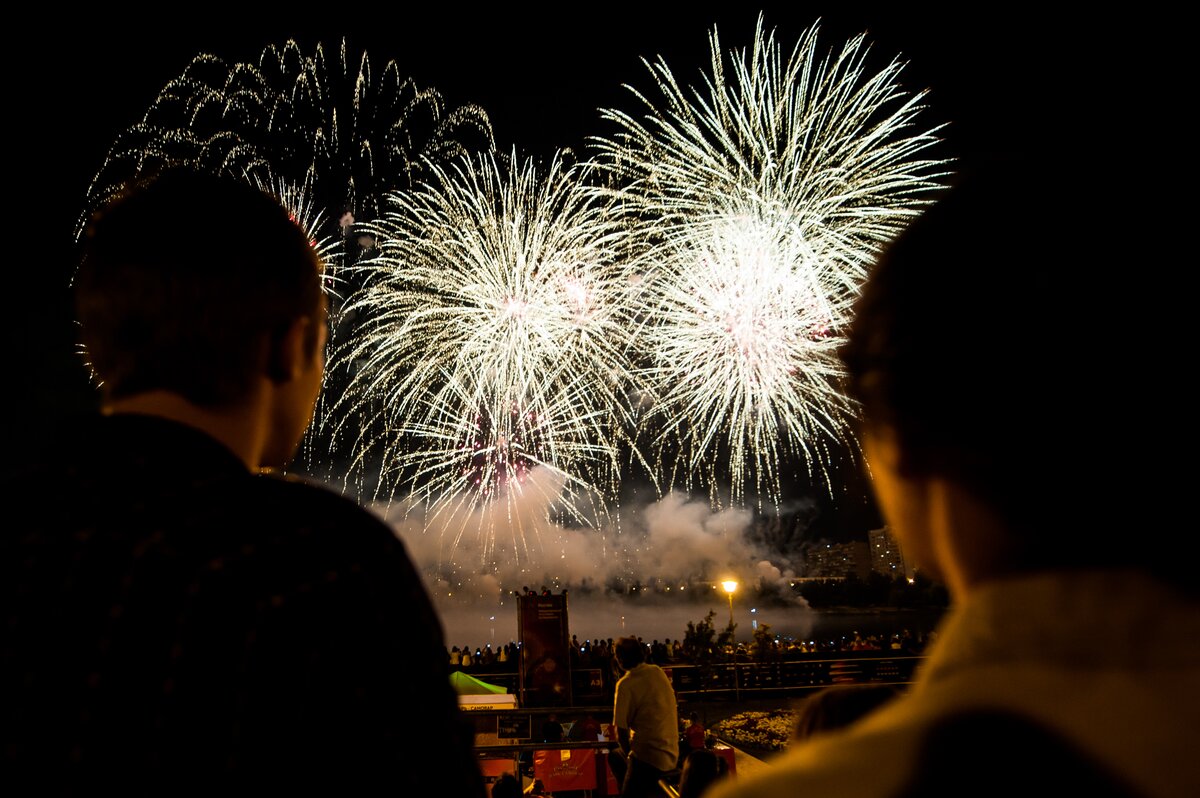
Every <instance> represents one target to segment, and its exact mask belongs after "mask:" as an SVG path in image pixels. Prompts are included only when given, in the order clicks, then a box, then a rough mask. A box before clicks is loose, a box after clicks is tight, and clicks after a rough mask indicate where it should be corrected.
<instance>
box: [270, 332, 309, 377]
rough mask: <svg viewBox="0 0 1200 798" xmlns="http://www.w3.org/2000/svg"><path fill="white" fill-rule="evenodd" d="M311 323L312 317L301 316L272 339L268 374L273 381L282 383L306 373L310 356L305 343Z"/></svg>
mask: <svg viewBox="0 0 1200 798" xmlns="http://www.w3.org/2000/svg"><path fill="white" fill-rule="evenodd" d="M310 324H312V319H310V318H308V317H307V316H300V317H299V318H297V319H295V320H293V321H292V323H291V324H289V325H288V327H287V329H286V330H285V331H284V332H283V334H282V335H279V336H275V337H273V338H272V339H271V341H270V344H269V346H270V350H269V351H268V352H267V376H268V377H269V378H270V380H271V382H273V383H275V384H277V385H278V384H282V383H285V382H289V381H291V380H294V379H295V378H296V377H299V376H300V375H301V374H302V373H304V367H305V364H306V363H307V362H308V357H309V352H308V351H307V349H308V348H307V346H306V345H305V344H306V341H307V339H308V325H310Z"/></svg>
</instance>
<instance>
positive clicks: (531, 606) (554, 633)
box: [517, 595, 571, 707]
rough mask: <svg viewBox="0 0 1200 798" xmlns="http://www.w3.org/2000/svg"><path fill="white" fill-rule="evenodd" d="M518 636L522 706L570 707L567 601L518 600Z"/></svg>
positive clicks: (558, 598)
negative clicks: (519, 642) (519, 640)
mask: <svg viewBox="0 0 1200 798" xmlns="http://www.w3.org/2000/svg"><path fill="white" fill-rule="evenodd" d="M517 635H518V636H519V637H520V639H521V706H523V707H562V706H570V704H571V654H570V645H571V636H570V634H568V632H567V597H566V596H532V595H527V596H520V597H519V598H518V600H517Z"/></svg>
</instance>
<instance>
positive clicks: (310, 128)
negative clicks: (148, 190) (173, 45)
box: [84, 40, 493, 221]
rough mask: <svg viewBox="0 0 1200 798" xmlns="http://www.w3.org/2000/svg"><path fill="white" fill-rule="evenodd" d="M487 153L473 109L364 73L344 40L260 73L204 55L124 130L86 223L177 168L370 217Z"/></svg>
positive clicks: (268, 57) (286, 51)
mask: <svg viewBox="0 0 1200 798" xmlns="http://www.w3.org/2000/svg"><path fill="white" fill-rule="evenodd" d="M492 146H493V141H492V129H491V124H490V122H489V121H488V118H487V115H486V114H485V113H484V111H483V110H482V109H481V108H479V107H478V106H473V105H466V106H462V107H459V108H449V107H447V104H446V102H445V101H444V99H443V98H442V96H441V94H440V93H438V92H437V91H436V90H435V89H419V88H417V86H416V85H415V84H414V83H413V82H412V81H411V80H408V79H405V78H402V77H401V75H400V72H399V68H398V67H397V66H396V64H395V62H393V61H388V62H386V63H385V64H384V65H383V68H382V69H376V68H374V67H373V66H372V63H371V60H370V59H369V58H368V56H367V53H365V52H363V53H362V54H361V55H360V56H358V57H357V58H355V57H354V55H353V54H352V53H351V52H350V51H349V48H348V46H347V43H346V41H345V40H342V42H341V47H340V49H338V50H336V51H334V52H332V53H331V52H330V51H328V50H327V49H326V48H325V47H324V46H323V45H320V44H318V45H317V46H316V49H315V50H314V51H313V53H312V55H306V54H305V53H304V52H302V51H301V49H300V46H299V45H298V44H297V43H296V42H295V41H288V42H286V43H285V44H284V45H282V46H278V47H277V46H275V45H270V46H268V47H266V48H265V49H263V51H262V53H261V55H260V57H259V59H258V62H257V64H255V63H247V62H227V61H225V60H224V59H221V58H218V57H216V56H213V55H209V54H206V53H201V54H199V55H197V56H196V57H195V58H193V59H192V61H191V63H190V64H188V66H187V67H186V68H185V69H184V71H183V72H182V73H181V74H180V75H179V76H178V77H176V78H174V79H172V80H171V81H170V82H168V83H167V85H166V86H165V87H164V88H163V89H162V91H161V92H159V94H158V96H157V97H156V98H155V99H154V101H153V103H151V105H150V107H149V108H148V109H147V110H146V113H145V115H144V116H143V118H142V120H141V121H140V122H138V123H137V124H135V125H133V126H131V127H130V128H129V129H127V130H125V131H124V132H122V133H121V134H120V135H119V136H118V137H117V140H116V141H115V142H114V143H113V145H112V147H111V148H110V149H109V153H108V157H107V159H106V160H105V163H104V165H103V166H102V167H101V169H100V171H99V172H98V173H97V175H96V177H95V178H94V179H93V181H92V185H91V186H90V188H89V190H88V208H86V209H85V214H84V216H85V218H86V216H87V214H88V213H89V212H90V211H91V210H93V209H94V208H97V207H99V206H101V205H102V204H103V203H104V202H105V201H107V199H108V198H109V197H111V196H112V195H113V194H114V193H116V192H117V191H119V190H120V189H121V188H122V187H123V186H124V185H125V184H126V183H127V182H128V181H129V180H130V179H132V178H135V177H137V176H140V175H144V174H153V173H155V172H157V171H159V170H161V169H164V168H169V167H171V166H176V165H181V164H186V165H190V166H193V167H195V168H198V169H202V170H204V171H209V172H214V173H217V174H230V175H233V176H235V177H245V178H247V179H251V180H254V179H257V180H260V181H265V182H267V183H273V182H274V181H275V180H277V179H283V180H286V181H288V183H290V184H291V185H294V186H297V187H298V188H300V189H302V190H303V191H305V192H307V193H308V194H309V195H310V196H312V197H313V199H314V201H315V202H316V203H317V204H318V205H319V206H320V207H322V208H323V209H325V210H326V211H327V212H328V213H329V214H331V215H332V216H333V218H334V219H336V218H337V217H340V216H341V214H342V213H344V212H349V213H351V214H352V215H353V216H354V217H355V218H356V219H359V220H360V221H367V220H370V219H373V218H374V217H375V216H376V215H377V214H378V211H379V207H380V204H381V201H382V197H383V195H384V194H385V193H386V192H388V191H391V190H395V189H404V188H408V187H409V186H410V185H412V183H413V182H414V181H416V180H419V179H421V178H423V177H424V176H425V165H426V164H429V163H436V162H441V161H446V160H450V159H453V158H456V157H459V156H462V155H464V154H467V153H471V152H476V151H487V150H490V149H491V148H492Z"/></svg>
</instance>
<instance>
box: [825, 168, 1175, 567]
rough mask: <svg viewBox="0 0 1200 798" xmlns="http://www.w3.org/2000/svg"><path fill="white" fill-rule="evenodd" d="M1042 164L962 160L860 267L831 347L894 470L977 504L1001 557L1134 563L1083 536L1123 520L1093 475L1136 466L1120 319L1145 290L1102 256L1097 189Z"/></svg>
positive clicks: (1110, 238) (1108, 255)
mask: <svg viewBox="0 0 1200 798" xmlns="http://www.w3.org/2000/svg"><path fill="white" fill-rule="evenodd" d="M1045 160H1048V161H1049V162H1048V163H1047V162H1035V161H1032V160H1018V159H1009V158H1006V157H995V158H992V159H989V160H987V161H983V162H980V163H976V164H973V165H971V167H970V168H966V169H964V170H963V171H961V172H960V174H959V175H958V176H957V177H956V179H955V180H954V185H953V186H952V187H951V188H950V189H949V190H948V191H947V192H946V193H945V194H944V195H943V196H942V197H941V198H939V199H938V201H937V202H936V203H935V204H934V205H933V206H932V207H931V208H930V209H929V210H927V211H925V213H924V214H923V215H922V216H921V217H919V218H918V219H917V220H916V221H915V222H913V223H912V224H911V225H910V226H909V227H908V228H907V229H906V230H905V231H904V232H903V233H902V234H901V235H900V236H899V237H898V238H897V239H896V241H895V242H893V244H892V245H891V246H890V247H888V248H887V250H886V251H885V252H884V254H883V256H882V257H881V258H880V260H879V261H878V263H877V264H876V265H875V267H874V270H873V272H872V274H871V275H870V277H869V279H868V281H867V283H866V284H865V286H864V289H863V292H862V294H861V296H860V297H859V299H858V301H857V303H856V305H855V308H854V314H855V315H854V321H853V322H852V325H851V329H850V331H849V335H848V342H847V344H846V345H845V346H844V347H843V349H842V351H841V356H842V359H843V361H844V363H845V365H846V368H847V372H848V374H849V378H850V379H849V388H850V393H851V394H852V395H853V396H854V397H855V398H856V399H857V400H858V401H859V402H861V404H862V410H863V414H864V416H865V420H866V425H867V427H868V429H872V430H886V431H888V432H890V433H892V434H894V435H895V439H896V441H897V443H898V444H899V449H900V452H901V461H902V462H901V468H902V469H903V470H904V471H905V472H907V474H908V475H912V476H923V477H929V476H935V477H941V478H944V479H946V480H948V481H951V482H954V483H955V484H957V485H959V486H961V487H962V488H963V489H965V490H967V491H968V492H970V493H971V494H972V495H974V496H975V497H976V498H977V499H978V500H980V501H981V502H982V503H983V504H984V505H986V506H988V507H989V508H990V509H991V510H992V511H993V512H994V513H995V514H996V515H997V517H998V518H1000V519H1001V520H1002V522H1003V523H1004V524H1005V527H1006V529H1007V530H1008V531H1009V532H1010V534H1011V540H1010V542H1011V544H1012V546H1013V549H1012V551H1013V552H1014V554H1015V560H1014V562H1015V563H1017V564H1020V565H1022V566H1024V567H1026V568H1031V569H1037V568H1043V567H1053V568H1057V567H1062V566H1089V565H1112V564H1123V565H1134V564H1135V563H1134V562H1133V561H1132V560H1131V554H1133V552H1131V551H1130V550H1131V549H1134V548H1137V547H1126V546H1108V545H1098V544H1097V542H1096V537H1095V536H1096V526H1097V524H1099V523H1104V524H1109V523H1111V524H1113V526H1114V528H1120V527H1121V522H1120V521H1119V520H1118V517H1119V516H1118V513H1121V512H1122V511H1123V508H1122V507H1121V506H1119V502H1117V501H1114V502H1111V503H1105V504H1104V506H1103V508H1102V509H1101V508H1100V501H1099V500H1100V498H1101V497H1102V496H1104V495H1105V491H1106V486H1115V484H1117V481H1120V480H1123V478H1124V473H1123V472H1128V470H1129V469H1131V468H1137V467H1140V464H1136V465H1135V463H1136V460H1134V461H1132V462H1131V461H1130V460H1128V459H1127V458H1129V456H1130V452H1131V447H1130V445H1129V444H1130V441H1132V440H1135V439H1136V435H1137V430H1135V429H1134V430H1131V429H1127V428H1126V427H1127V425H1128V424H1129V423H1130V422H1129V421H1127V418H1128V416H1129V413H1130V409H1131V407H1136V402H1135V403H1130V402H1129V399H1130V398H1131V397H1132V396H1133V394H1134V390H1133V389H1134V386H1136V380H1137V378H1136V377H1134V376H1132V375H1127V374H1124V373H1122V369H1124V368H1126V367H1128V366H1129V363H1128V358H1125V357H1123V356H1122V355H1121V354H1120V353H1121V352H1123V351H1128V350H1130V349H1132V346H1131V345H1129V344H1127V343H1125V342H1124V339H1125V338H1126V337H1128V336H1130V335H1132V334H1133V333H1132V332H1131V331H1130V330H1129V329H1127V328H1126V327H1125V326H1124V325H1126V323H1127V322H1126V319H1124V318H1119V316H1120V314H1121V313H1122V312H1123V311H1125V310H1126V309H1129V308H1137V307H1140V306H1141V303H1142V302H1144V299H1139V298H1138V293H1139V290H1140V289H1139V287H1138V286H1136V285H1134V284H1133V282H1132V281H1131V280H1129V279H1127V278H1126V276H1125V275H1123V274H1119V273H1117V275H1116V276H1113V275H1114V273H1115V270H1112V271H1110V270H1106V269H1104V268H1103V266H1104V264H1106V263H1114V264H1115V263H1118V262H1120V261H1121V260H1122V258H1121V256H1120V255H1118V254H1117V252H1116V251H1115V250H1116V248H1117V247H1118V246H1119V245H1120V243H1121V240H1122V238H1126V239H1127V238H1128V236H1129V233H1128V232H1126V231H1124V230H1122V229H1120V228H1118V227H1106V223H1105V222H1104V221H1103V220H1104V219H1105V218H1106V217H1105V216H1104V215H1102V214H1101V213H1100V212H1099V210H1102V209H1103V205H1104V203H1105V202H1108V201H1109V198H1108V197H1107V196H1106V195H1103V194H1100V193H1097V192H1096V191H1095V190H1094V188H1093V187H1092V186H1091V185H1090V184H1089V183H1087V182H1085V180H1086V176H1085V178H1079V176H1077V175H1073V174H1067V172H1066V169H1065V167H1064V166H1063V165H1061V164H1056V163H1054V161H1053V159H1052V158H1050V157H1047V158H1046V159H1045ZM1093 182H1095V179H1094V178H1093ZM1098 209H1099V210H1098ZM1098 421H1099V423H1097V422H1098ZM1134 423H1136V422H1134ZM1097 511H1098V512H1097ZM1146 548H1147V550H1150V549H1152V548H1153V547H1146ZM1135 556H1136V555H1135ZM1154 556H1157V553H1155V555H1154ZM1159 559H1163V558H1161V557H1159Z"/></svg>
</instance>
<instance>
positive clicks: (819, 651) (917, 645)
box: [447, 629, 933, 672]
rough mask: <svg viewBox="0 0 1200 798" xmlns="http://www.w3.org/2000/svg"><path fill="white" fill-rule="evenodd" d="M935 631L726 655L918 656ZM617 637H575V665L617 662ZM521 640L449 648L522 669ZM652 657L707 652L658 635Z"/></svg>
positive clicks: (485, 667)
mask: <svg viewBox="0 0 1200 798" xmlns="http://www.w3.org/2000/svg"><path fill="white" fill-rule="evenodd" d="M932 638H933V635H929V636H926V635H925V634H922V633H916V634H914V633H913V632H911V631H910V630H908V629H904V630H902V631H900V632H896V633H894V634H891V635H879V634H860V633H859V632H851V633H850V634H847V635H840V636H838V637H836V638H830V639H824V640H816V639H813V640H798V639H794V638H789V639H782V638H775V639H774V640H772V641H770V642H769V644H768V645H767V647H766V649H765V651H763V650H757V649H756V648H755V646H754V645H753V644H751V643H737V644H735V645H733V646H732V647H728V646H727V647H726V648H725V650H724V651H723V652H721V654H720V656H721V657H729V656H732V657H734V658H735V659H736V660H738V661H745V662H749V661H752V660H754V659H756V658H763V657H764V654H765V658H766V659H768V660H773V661H777V660H792V659H802V658H805V657H812V656H821V655H825V654H841V653H846V652H853V651H888V652H892V653H896V654H904V655H912V656H918V655H920V654H921V653H922V651H923V650H924V649H925V646H926V645H927V644H928V643H929V642H930V641H931V640H932ZM612 647H613V639H612V638H608V639H605V638H597V639H595V640H591V639H587V640H583V641H580V640H579V639H578V637H572V639H571V667H572V668H600V669H601V670H605V669H612V668H613V667H615V664H614V661H613V655H612ZM519 654H520V645H519V644H518V643H516V642H515V641H511V642H508V643H505V644H504V645H502V646H498V647H496V648H495V649H493V648H492V646H491V644H490V643H488V644H487V645H485V646H483V647H482V648H480V647H478V646H477V647H475V648H474V649H472V648H471V646H461V647H460V646H453V647H452V648H451V649H450V650H449V651H448V652H447V659H448V661H449V663H450V668H451V669H452V670H459V669H461V670H479V671H490V672H505V671H512V672H516V670H517V668H518V664H517V662H518V659H517V658H518V656H519ZM646 661H647V662H650V663H653V664H655V665H659V666H663V665H696V664H701V663H702V662H704V661H705V658H704V656H703V655H702V654H701V653H700V652H698V651H694V650H692V649H691V648H690V647H689V646H687V645H685V644H684V643H682V642H680V641H679V640H672V639H669V638H668V639H663V640H657V639H655V640H652V641H651V642H650V643H647V644H646Z"/></svg>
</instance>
